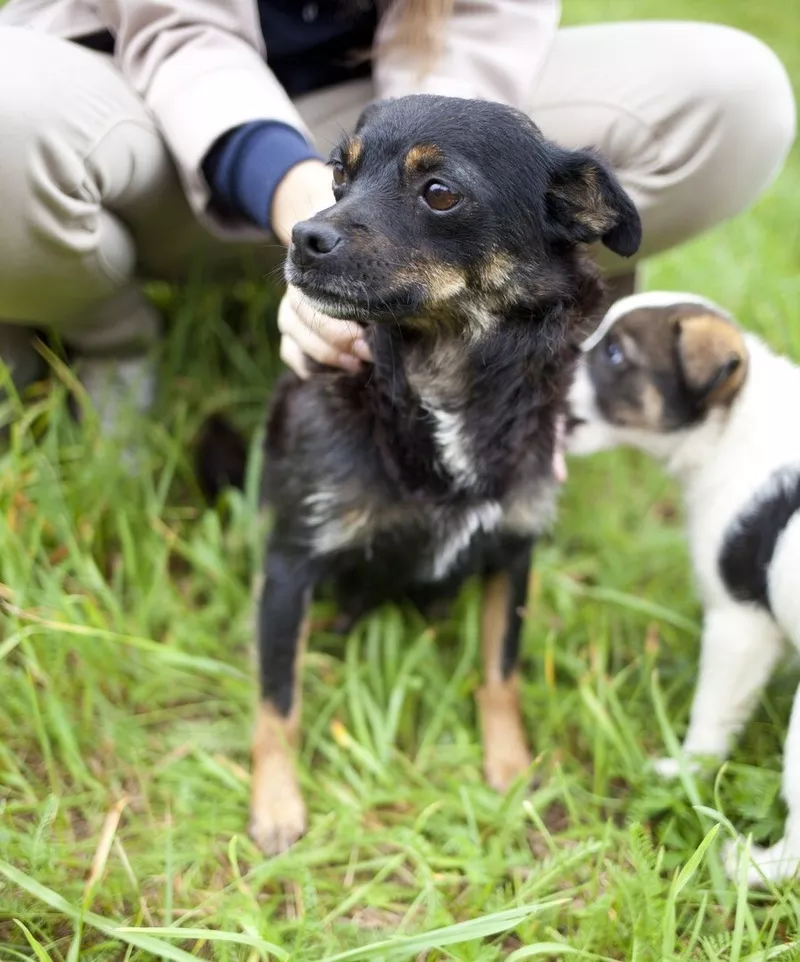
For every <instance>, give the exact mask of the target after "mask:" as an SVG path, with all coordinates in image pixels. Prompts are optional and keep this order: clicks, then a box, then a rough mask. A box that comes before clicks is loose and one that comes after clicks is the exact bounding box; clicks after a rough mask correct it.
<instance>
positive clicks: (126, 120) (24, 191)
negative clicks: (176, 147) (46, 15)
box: [0, 27, 158, 334]
mask: <svg viewBox="0 0 800 962" xmlns="http://www.w3.org/2000/svg"><path fill="white" fill-rule="evenodd" d="M115 139H116V142H115V143H114V142H113V141H114V140H115ZM0 142H1V143H2V148H1V149H2V171H3V176H2V178H0V210H2V212H3V214H2V218H1V219H0V318H8V319H12V320H15V321H19V322H26V323H30V324H34V323H38V324H42V325H53V326H54V327H56V328H59V329H60V330H61V331H62V332H63V333H65V334H66V333H67V332H68V331H69V330H70V329H71V328H72V327H74V326H78V327H79V326H81V325H82V323H83V318H84V317H85V316H86V315H87V314H88V313H90V312H91V311H92V310H93V309H94V308H95V307H96V306H97V305H98V304H101V303H102V302H103V301H104V300H106V299H108V298H112V297H114V296H115V295H117V294H118V293H119V292H120V291H121V290H123V289H125V288H126V287H127V286H128V285H130V284H131V282H132V279H133V276H134V273H135V269H136V260H137V258H136V250H135V246H134V244H133V241H132V238H131V236H130V234H129V231H128V228H127V226H126V225H125V223H124V222H123V220H122V219H121V218H120V217H118V216H116V214H115V213H112V212H111V210H110V206H109V205H112V204H113V202H114V201H115V199H116V198H115V196H114V193H115V191H117V192H119V189H121V188H120V186H119V185H122V186H124V187H125V189H130V185H131V184H135V181H136V176H137V175H138V172H137V171H135V169H134V167H135V165H134V161H137V160H139V159H142V160H146V158H147V156H148V153H149V154H150V155H153V156H156V155H157V154H158V151H156V150H154V149H153V146H154V145H155V144H157V135H156V133H155V131H154V128H153V125H152V122H151V121H150V120H149V119H148V118H147V115H146V112H145V110H144V108H143V106H142V105H141V104H140V103H139V102H138V101H137V98H136V97H135V96H134V94H133V92H132V91H130V90H129V89H128V88H127V86H126V85H125V84H124V82H123V81H122V79H121V77H120V76H119V75H118V74H117V72H116V71H115V70H114V68H113V66H112V65H111V64H110V62H109V61H108V60H107V58H103V57H101V56H100V55H98V54H94V53H91V52H89V51H86V50H83V49H81V48H80V47H77V46H76V45H74V44H70V43H68V42H67V41H64V40H59V39H56V38H53V37H48V36H43V35H41V34H38V33H35V32H33V31H30V30H23V29H20V28H14V27H0ZM128 147H130V149H128Z"/></svg>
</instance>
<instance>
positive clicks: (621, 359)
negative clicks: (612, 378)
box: [605, 341, 625, 367]
mask: <svg viewBox="0 0 800 962" xmlns="http://www.w3.org/2000/svg"><path fill="white" fill-rule="evenodd" d="M605 352H606V360H607V361H608V363H609V364H610V365H611V366H612V367H619V366H620V364H624V363H625V352H624V351H623V350H622V348H621V347H620V345H619V344H617V342H616V341H607V342H606V348H605Z"/></svg>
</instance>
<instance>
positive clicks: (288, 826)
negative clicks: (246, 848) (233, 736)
mask: <svg viewBox="0 0 800 962" xmlns="http://www.w3.org/2000/svg"><path fill="white" fill-rule="evenodd" d="M306 826H307V816H306V806H305V802H304V801H303V796H302V793H301V792H300V784H299V782H298V780H297V772H296V771H295V767H294V762H293V760H292V758H291V756H290V755H289V754H288V753H286V752H284V751H274V752H267V753H265V754H263V755H261V756H259V758H258V764H257V765H256V766H255V767H254V769H253V782H252V794H251V797H250V825H249V833H250V837H251V838H252V839H253V841H254V842H255V843H256V845H257V846H258V847H259V848H260V849H261V851H262V852H263V853H264V854H265V855H280V854H281V852H285V851H286V849H288V848H290V847H291V846H292V845H294V843H295V842H296V841H297V840H298V839H299V838H300V837H301V836H303V835H304V834H305V831H306Z"/></svg>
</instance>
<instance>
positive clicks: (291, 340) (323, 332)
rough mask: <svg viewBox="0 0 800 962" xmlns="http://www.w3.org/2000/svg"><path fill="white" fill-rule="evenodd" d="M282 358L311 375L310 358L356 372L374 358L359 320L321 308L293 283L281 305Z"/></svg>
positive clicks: (286, 362) (295, 369) (279, 310)
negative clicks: (348, 319)
mask: <svg viewBox="0 0 800 962" xmlns="http://www.w3.org/2000/svg"><path fill="white" fill-rule="evenodd" d="M278 330H279V331H280V332H281V334H282V335H283V337H282V338H281V360H282V361H283V362H284V364H286V365H288V367H290V368H291V369H292V370H293V371H294V372H295V374H297V375H299V376H300V377H303V378H306V377H308V368H307V365H306V357H310V358H312V359H313V360H315V361H318V362H319V363H320V364H326V365H328V366H329V367H338V368H341V369H342V370H344V371H351V372H352V373H356V372H357V371H359V370H361V362H362V361H371V360H372V355H371V354H370V350H369V346H368V345H367V342H366V341H365V340H364V332H363V329H362V327H361V325H360V324H356V322H355V321H341V320H338V319H336V318H333V317H329V316H328V315H327V314H323V313H321V312H320V311H318V310H317V309H316V308H315V307H314V306H313V305H312V304H311V302H310V301H309V300H308V298H306V297H304V296H303V295H302V293H301V292H300V291H299V290H298V289H297V288H296V287H292V285H289V287H288V288H287V290H286V293H285V294H284V296H283V299H282V300H281V303H280V307H279V308H278Z"/></svg>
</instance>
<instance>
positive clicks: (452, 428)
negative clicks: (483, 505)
mask: <svg viewBox="0 0 800 962" xmlns="http://www.w3.org/2000/svg"><path fill="white" fill-rule="evenodd" d="M426 408H427V410H428V413H429V414H430V415H431V417H432V418H433V419H434V421H435V423H436V426H435V428H434V433H433V436H434V441H435V442H436V447H437V448H438V450H439V457H440V458H441V459H442V464H443V465H444V466H445V467H446V468H447V470H448V471H449V472H450V474H451V475H452V476H453V478H454V479H455V480H456V481H458V482H459V483H460V484H462V485H465V486H466V485H470V484H474V482H475V480H476V478H477V474H476V471H475V464H474V462H473V457H472V452H471V451H470V449H469V448H470V445H469V441H468V439H467V437H466V432H465V431H464V422H463V418H462V417H461V415H460V414H452V413H451V412H449V411H443V410H442V409H441V408H437V407H433V406H432V405H426Z"/></svg>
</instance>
